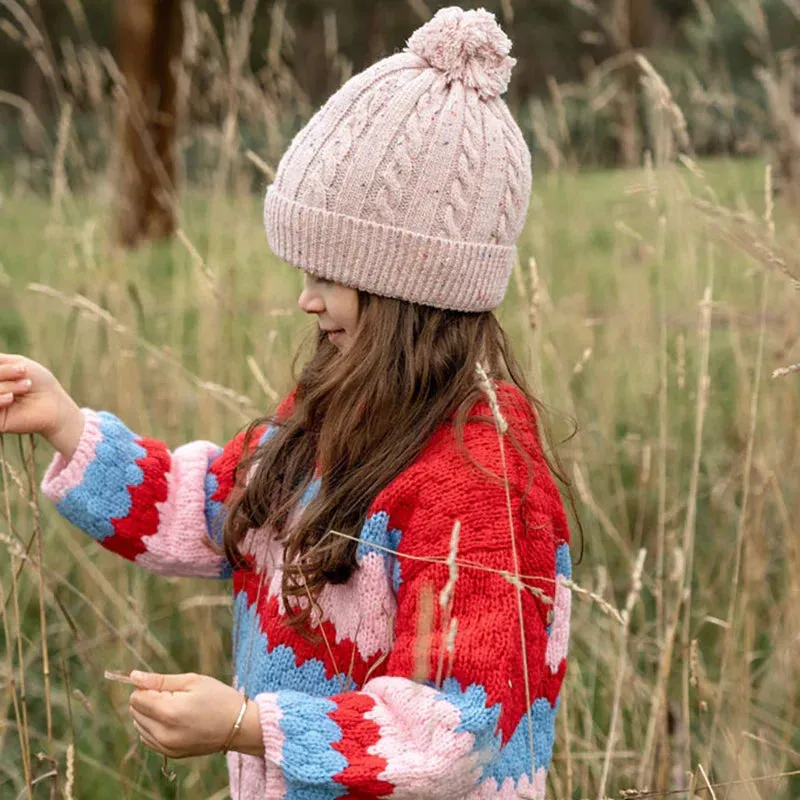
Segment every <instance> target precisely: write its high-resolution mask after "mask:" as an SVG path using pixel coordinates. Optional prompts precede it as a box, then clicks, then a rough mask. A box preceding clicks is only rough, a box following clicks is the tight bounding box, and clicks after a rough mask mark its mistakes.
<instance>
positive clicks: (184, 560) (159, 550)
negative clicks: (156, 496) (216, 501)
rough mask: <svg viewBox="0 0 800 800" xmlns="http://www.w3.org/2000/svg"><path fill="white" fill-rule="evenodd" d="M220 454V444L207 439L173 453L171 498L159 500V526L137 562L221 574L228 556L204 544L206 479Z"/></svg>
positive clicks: (178, 572) (163, 569)
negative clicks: (211, 464)
mask: <svg viewBox="0 0 800 800" xmlns="http://www.w3.org/2000/svg"><path fill="white" fill-rule="evenodd" d="M218 453H219V448H218V447H217V445H215V444H212V443H211V442H204V441H196V442H190V443H189V444H186V445H183V446H182V447H179V448H177V450H175V451H174V452H173V453H172V463H171V468H170V471H169V472H168V473H167V474H166V479H167V499H166V500H165V501H164V502H162V503H156V509H157V510H158V529H157V530H156V532H155V533H154V534H153V535H152V536H146V537H144V539H143V541H144V544H145V546H146V547H147V550H146V551H145V552H144V553H140V554H139V555H138V556H137V557H136V563H137V564H139V565H140V566H142V567H145V568H146V569H149V570H152V571H153V572H157V573H160V574H163V575H173V576H197V577H204V578H216V577H218V576H219V572H220V569H221V567H222V564H223V561H224V557H223V556H219V555H217V554H216V553H214V552H213V551H212V550H211V549H209V548H208V547H207V546H206V545H205V543H204V542H205V540H206V538H207V536H208V534H207V529H208V523H207V521H206V515H205V502H206V495H205V478H206V472H207V470H208V463H209V459H210V458H211V457H213V456H215V455H217V454H218Z"/></svg>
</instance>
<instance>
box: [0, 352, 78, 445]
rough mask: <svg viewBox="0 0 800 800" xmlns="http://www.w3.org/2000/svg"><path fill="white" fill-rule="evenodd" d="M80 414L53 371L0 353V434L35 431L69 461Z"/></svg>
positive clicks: (22, 358)
mask: <svg viewBox="0 0 800 800" xmlns="http://www.w3.org/2000/svg"><path fill="white" fill-rule="evenodd" d="M82 431H83V415H82V414H81V411H80V408H79V407H78V405H77V403H76V402H75V401H74V400H73V399H72V398H71V397H70V396H69V394H67V392H66V391H65V390H64V388H63V386H61V384H60V383H59V382H58V381H57V380H56V378H55V377H54V375H53V373H52V372H50V370H48V369H47V368H46V367H43V366H42V365H41V364H39V363H37V362H36V361H33V360H32V359H30V358H25V356H20V355H11V354H9V353H0V433H19V434H22V433H38V434H41V435H42V436H44V438H45V439H47V440H48V441H49V442H50V444H51V445H52V446H53V447H54V448H55V449H56V450H59V451H60V452H61V454H62V455H63V456H64V457H65V458H66V459H67V460H69V459H70V458H71V457H72V454H73V453H74V452H75V448H76V447H77V445H78V441H79V440H80V436H81V433H82Z"/></svg>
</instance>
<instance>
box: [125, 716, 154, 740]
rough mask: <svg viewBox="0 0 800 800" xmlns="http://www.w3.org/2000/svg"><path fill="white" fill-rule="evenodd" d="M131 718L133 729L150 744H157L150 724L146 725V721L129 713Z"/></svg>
mask: <svg viewBox="0 0 800 800" xmlns="http://www.w3.org/2000/svg"><path fill="white" fill-rule="evenodd" d="M131 717H132V719H133V727H134V728H136V730H137V731H138V732H139V733H140V734H141V735H142V736H143V737H145V738H146V739H149V740H150V741H152V742H158V737H157V736H156V734H155V731H154V730H153V726H152V724H150V723H148V721H147V720H146V719H145V718H143V717H142V716H140V715H138V714H134V713H133V712H131Z"/></svg>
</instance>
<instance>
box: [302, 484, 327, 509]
mask: <svg viewBox="0 0 800 800" xmlns="http://www.w3.org/2000/svg"><path fill="white" fill-rule="evenodd" d="M320 486H322V479H321V478H314V480H313V481H311V482H310V483H309V484H308V486H306V490H305V491H304V492H303V496H302V497H301V498H300V510H301V511H302V510H303V509H304V508H305V507H306V506H307V505H308V504H309V503H310V502H311V501H312V500H313V499H314V498H315V497H316V496H317V495H318V494H319V487H320Z"/></svg>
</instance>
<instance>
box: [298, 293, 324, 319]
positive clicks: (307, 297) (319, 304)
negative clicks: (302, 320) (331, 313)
mask: <svg viewBox="0 0 800 800" xmlns="http://www.w3.org/2000/svg"><path fill="white" fill-rule="evenodd" d="M297 305H298V306H300V308H301V309H302V310H303V311H305V312H306V314H321V313H322V312H323V311H324V310H325V303H324V302H323V300H322V298H321V297H320V296H319V295H318V294H317V293H316V292H312V291H310V290H309V289H307V288H306V289H303V291H302V292H300V297H298V298H297Z"/></svg>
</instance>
